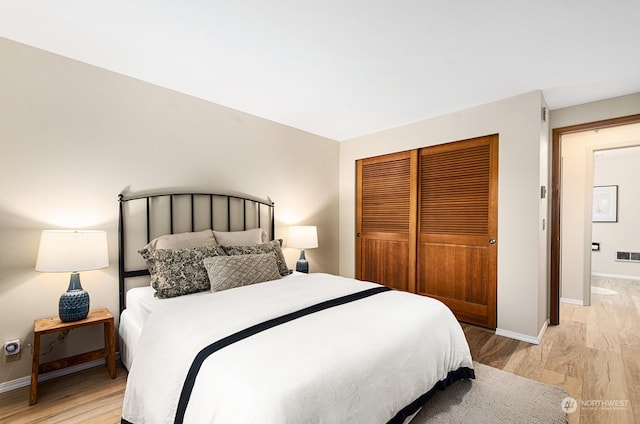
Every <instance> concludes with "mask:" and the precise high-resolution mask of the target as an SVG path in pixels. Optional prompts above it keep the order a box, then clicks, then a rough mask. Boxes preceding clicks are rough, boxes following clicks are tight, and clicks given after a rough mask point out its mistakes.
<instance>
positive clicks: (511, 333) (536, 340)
mask: <svg viewBox="0 0 640 424" xmlns="http://www.w3.org/2000/svg"><path fill="white" fill-rule="evenodd" d="M548 326H549V320H546V321H545V322H544V323H543V324H542V328H541V329H540V332H539V333H538V337H533V336H530V335H528V334H522V333H516V332H515V331H509V330H502V329H500V328H496V336H503V337H508V338H510V339H515V340H520V341H523V342H527V343H532V344H540V342H541V341H542V336H544V333H545V331H547V327H548Z"/></svg>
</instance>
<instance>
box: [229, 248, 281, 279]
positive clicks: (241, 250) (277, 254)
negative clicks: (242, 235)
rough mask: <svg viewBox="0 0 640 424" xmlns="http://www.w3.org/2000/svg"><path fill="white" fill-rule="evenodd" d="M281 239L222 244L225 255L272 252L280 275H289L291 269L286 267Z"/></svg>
mask: <svg viewBox="0 0 640 424" xmlns="http://www.w3.org/2000/svg"><path fill="white" fill-rule="evenodd" d="M281 247H282V239H278V240H272V241H270V242H268V243H263V244H254V245H251V246H222V248H223V249H224V251H225V252H227V255H229V256H235V255H256V254H260V253H273V254H275V257H276V263H277V264H278V272H280V275H282V276H284V275H289V274H291V273H292V272H293V271H291V270H290V269H289V268H288V267H287V261H285V259H284V255H283V254H282V248H281Z"/></svg>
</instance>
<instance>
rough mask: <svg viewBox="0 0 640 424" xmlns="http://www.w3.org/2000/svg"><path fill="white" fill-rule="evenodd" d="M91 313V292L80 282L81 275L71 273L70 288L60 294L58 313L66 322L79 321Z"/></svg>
mask: <svg viewBox="0 0 640 424" xmlns="http://www.w3.org/2000/svg"><path fill="white" fill-rule="evenodd" d="M88 314H89V293H87V292H86V291H85V290H84V289H83V288H82V285H81V284H80V275H79V274H78V273H77V272H74V273H72V274H71V279H70V280H69V288H68V289H67V291H66V292H64V293H62V296H60V302H59V303H58V315H59V316H60V320H61V321H64V322H70V321H79V320H81V319H84V318H86V317H87V315H88Z"/></svg>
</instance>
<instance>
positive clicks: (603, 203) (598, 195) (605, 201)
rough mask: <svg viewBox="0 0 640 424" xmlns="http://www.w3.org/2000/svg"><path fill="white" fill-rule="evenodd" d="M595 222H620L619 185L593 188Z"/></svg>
mask: <svg viewBox="0 0 640 424" xmlns="http://www.w3.org/2000/svg"><path fill="white" fill-rule="evenodd" d="M592 221H593V222H618V186H617V185H609V186H596V187H594V188H593V219H592Z"/></svg>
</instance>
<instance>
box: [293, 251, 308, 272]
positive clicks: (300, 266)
mask: <svg viewBox="0 0 640 424" xmlns="http://www.w3.org/2000/svg"><path fill="white" fill-rule="evenodd" d="M296 271H298V272H304V273H305V274H308V273H309V262H308V261H307V258H306V257H305V256H304V249H302V250H301V251H300V259H298V262H296Z"/></svg>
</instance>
